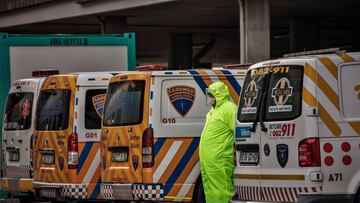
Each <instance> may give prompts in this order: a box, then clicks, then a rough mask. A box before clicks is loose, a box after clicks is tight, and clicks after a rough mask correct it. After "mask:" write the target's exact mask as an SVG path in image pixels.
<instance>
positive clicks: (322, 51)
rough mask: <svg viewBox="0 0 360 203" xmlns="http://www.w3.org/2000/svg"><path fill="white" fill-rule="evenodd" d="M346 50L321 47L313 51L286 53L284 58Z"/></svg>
mask: <svg viewBox="0 0 360 203" xmlns="http://www.w3.org/2000/svg"><path fill="white" fill-rule="evenodd" d="M344 52H345V51H344V50H341V49H340V48H328V49H319V50H312V51H302V52H295V53H288V54H284V55H283V57H284V58H288V57H294V56H306V55H315V54H332V53H344Z"/></svg>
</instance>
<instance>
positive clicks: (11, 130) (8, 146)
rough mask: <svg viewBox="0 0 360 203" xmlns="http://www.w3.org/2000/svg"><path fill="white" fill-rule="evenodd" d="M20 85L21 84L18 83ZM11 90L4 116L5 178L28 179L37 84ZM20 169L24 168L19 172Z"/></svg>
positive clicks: (29, 83) (31, 83) (28, 82)
mask: <svg viewBox="0 0 360 203" xmlns="http://www.w3.org/2000/svg"><path fill="white" fill-rule="evenodd" d="M20 83H21V82H20ZM22 83H23V84H27V85H19V86H17V87H16V89H15V88H12V91H10V94H9V96H8V100H7V104H6V109H5V114H4V139H5V140H6V142H5V151H6V153H5V154H4V155H5V163H6V166H7V167H6V171H5V172H6V174H5V175H6V176H7V177H30V173H29V172H30V171H29V170H25V169H26V168H27V169H29V168H30V156H29V155H30V145H29V144H30V137H31V133H32V122H33V118H32V115H33V111H34V109H35V108H34V103H36V102H34V100H35V97H36V96H37V94H36V91H37V84H36V83H33V82H30V81H24V82H22ZM20 167H24V170H23V171H24V172H21V170H20Z"/></svg>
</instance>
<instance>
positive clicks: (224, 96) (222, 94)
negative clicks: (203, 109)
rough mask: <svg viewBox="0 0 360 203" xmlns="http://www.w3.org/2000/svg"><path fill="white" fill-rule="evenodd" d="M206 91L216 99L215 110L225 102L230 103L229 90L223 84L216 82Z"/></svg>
mask: <svg viewBox="0 0 360 203" xmlns="http://www.w3.org/2000/svg"><path fill="white" fill-rule="evenodd" d="M206 91H207V92H208V93H210V94H212V95H213V96H214V97H215V100H216V106H215V108H216V107H219V106H221V105H222V104H223V103H224V102H225V101H230V93H229V90H228V88H227V86H226V85H225V84H224V83H223V82H215V83H213V84H211V85H210V86H209V88H207V89H206Z"/></svg>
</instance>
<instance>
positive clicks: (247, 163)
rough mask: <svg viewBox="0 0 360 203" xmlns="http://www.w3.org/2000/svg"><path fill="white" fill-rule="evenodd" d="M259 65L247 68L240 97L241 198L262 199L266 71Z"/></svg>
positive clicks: (238, 163)
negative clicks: (261, 120) (261, 107)
mask: <svg viewBox="0 0 360 203" xmlns="http://www.w3.org/2000/svg"><path fill="white" fill-rule="evenodd" d="M257 69H258V67H255V69H253V70H251V71H248V72H247V75H246V78H245V82H244V85H243V89H242V92H241V96H240V102H239V109H238V115H237V123H236V132H235V139H236V141H235V148H236V160H235V161H236V165H235V169H234V185H235V187H236V189H237V193H238V195H239V199H243V200H260V199H261V193H260V188H259V187H260V166H261V159H260V158H261V153H260V152H261V148H260V146H261V139H260V135H261V127H260V124H259V116H260V113H261V112H260V106H261V100H262V95H263V92H264V88H265V87H264V81H265V79H266V77H265V76H266V75H265V74H254V73H257Z"/></svg>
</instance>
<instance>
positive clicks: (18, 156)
mask: <svg viewBox="0 0 360 203" xmlns="http://www.w3.org/2000/svg"><path fill="white" fill-rule="evenodd" d="M58 73H59V71H57V70H43V71H34V72H33V78H29V79H21V80H17V81H15V82H14V83H13V84H12V86H11V88H10V90H9V95H8V98H7V102H6V107H5V113H4V123H3V129H2V133H3V134H2V135H3V136H2V138H3V140H2V141H3V143H2V157H3V160H2V180H1V185H2V189H3V190H4V191H6V192H9V193H11V194H12V195H20V193H29V194H31V191H32V167H31V160H30V158H31V157H30V139H31V134H32V132H33V130H34V116H35V107H36V101H37V98H38V94H39V91H40V88H41V85H42V83H43V81H44V80H45V77H46V76H49V75H54V74H58Z"/></svg>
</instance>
